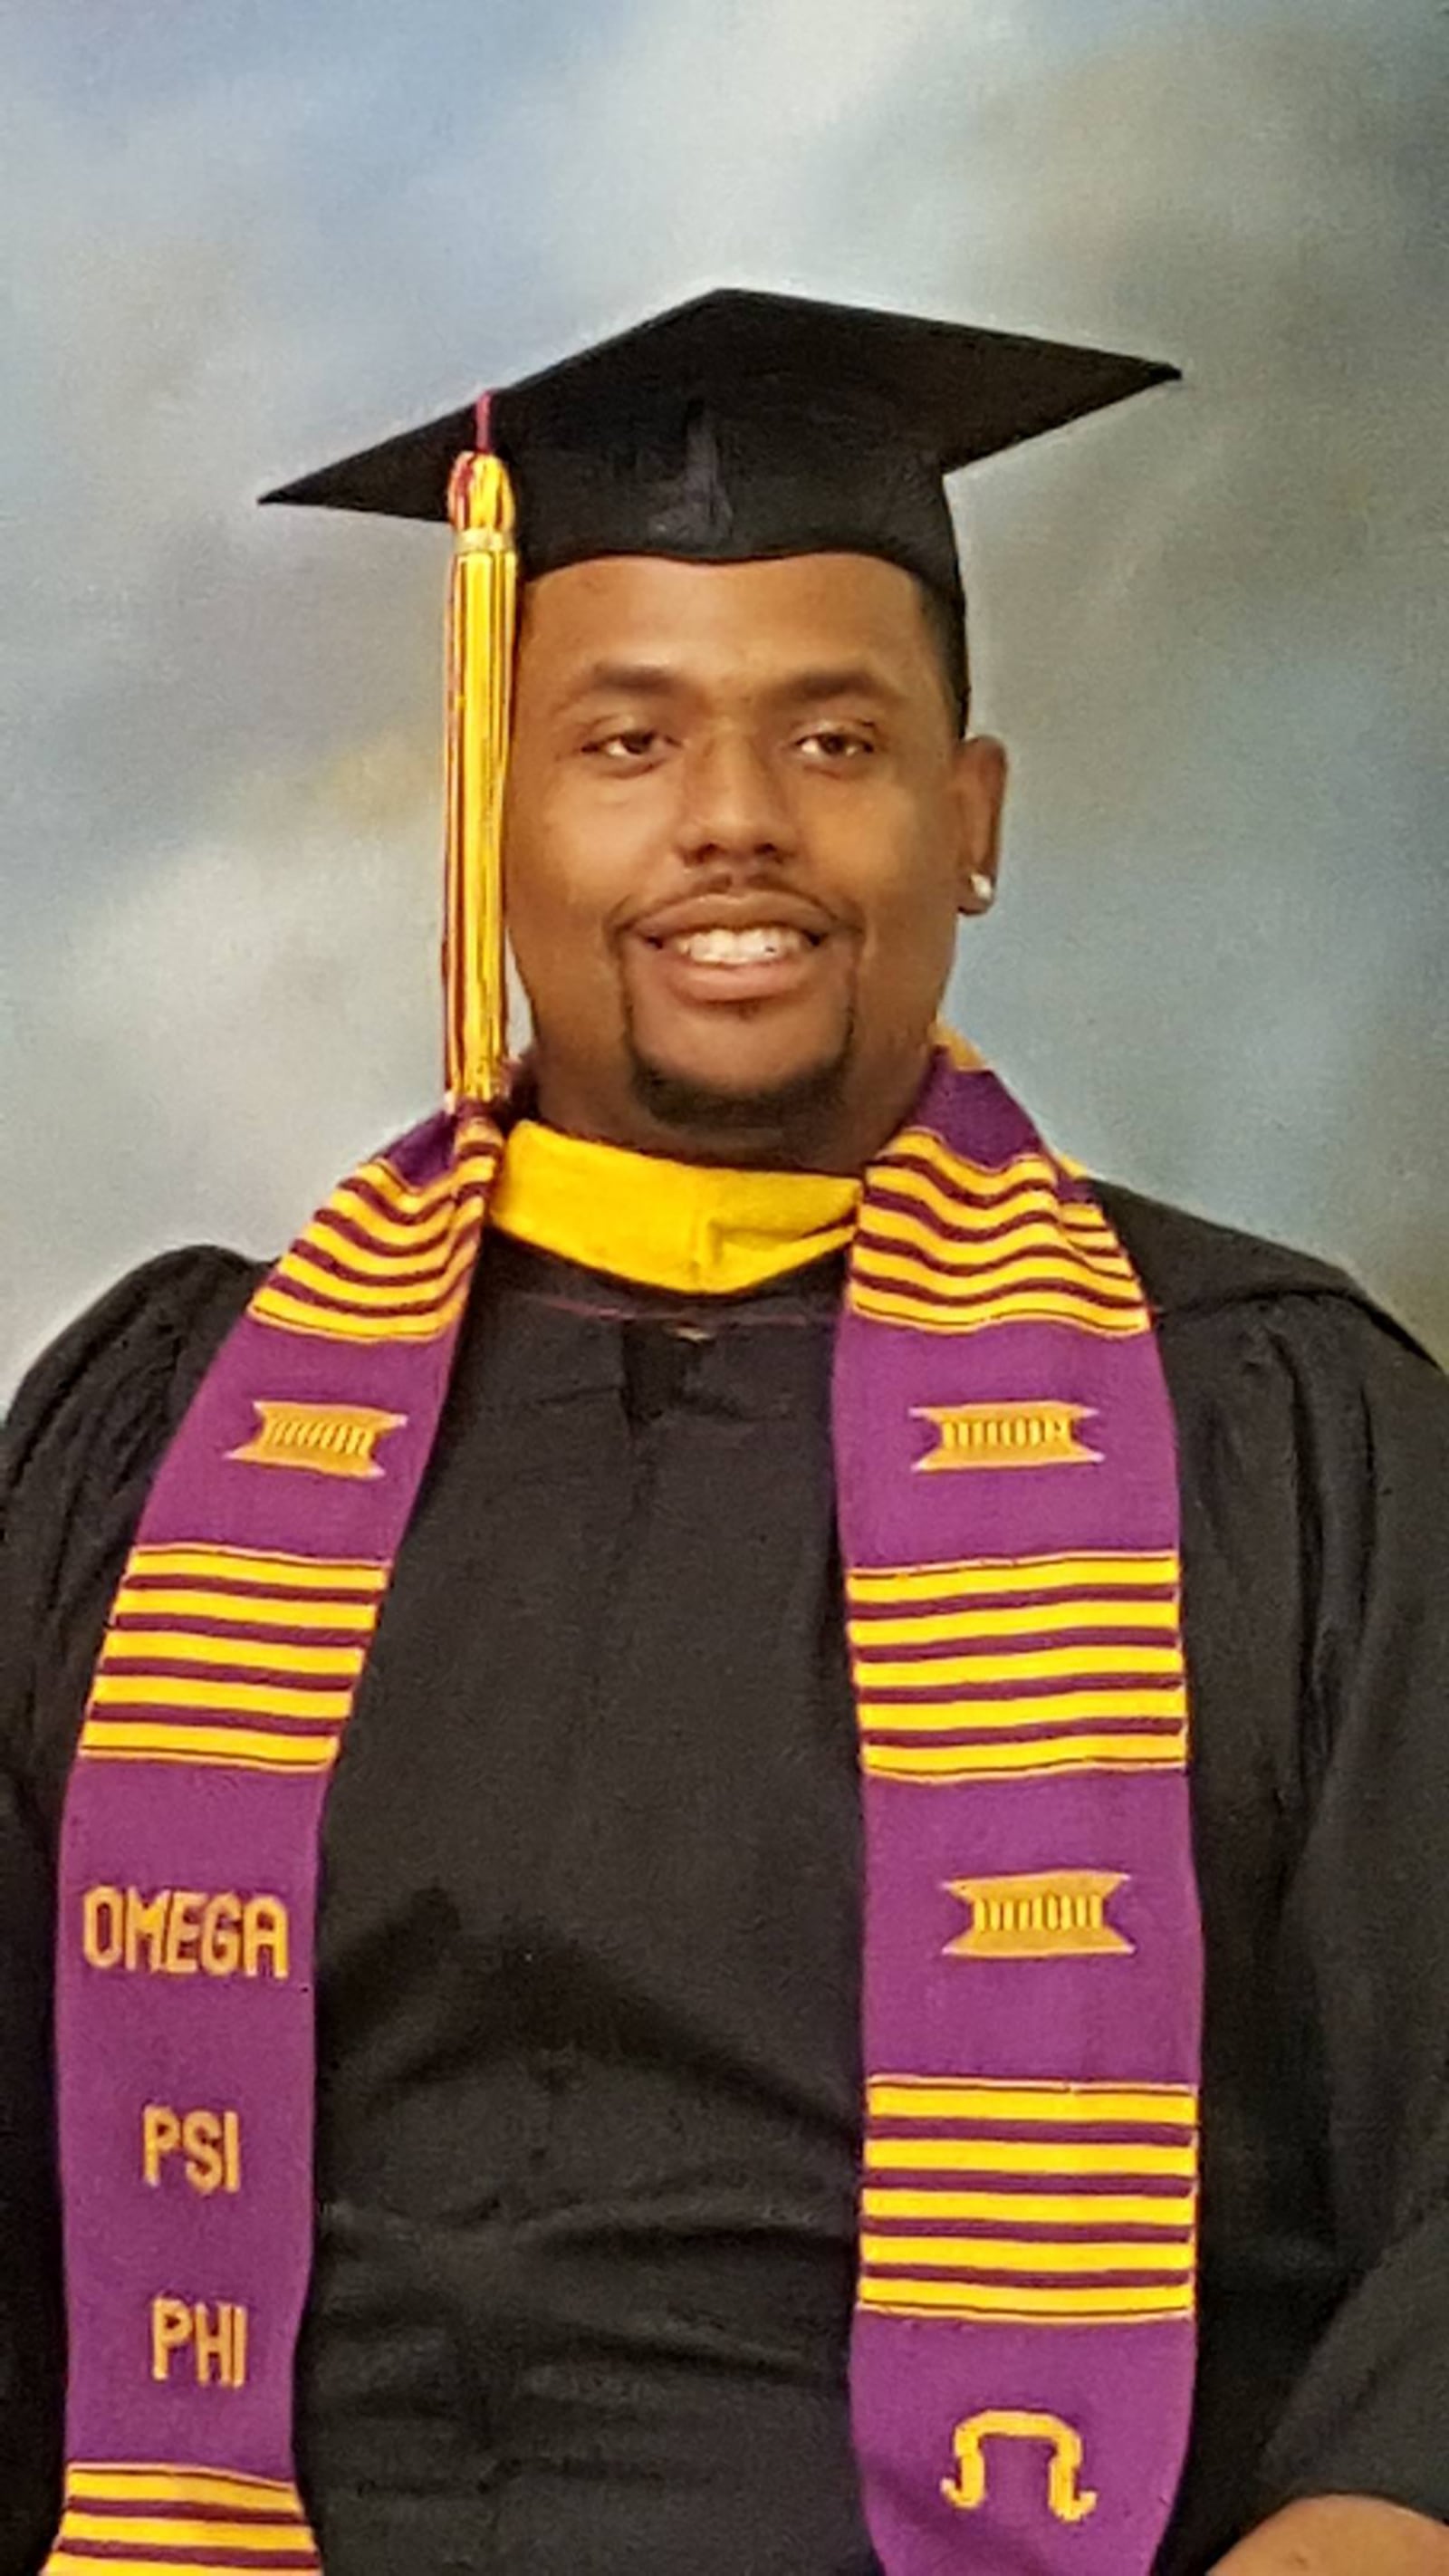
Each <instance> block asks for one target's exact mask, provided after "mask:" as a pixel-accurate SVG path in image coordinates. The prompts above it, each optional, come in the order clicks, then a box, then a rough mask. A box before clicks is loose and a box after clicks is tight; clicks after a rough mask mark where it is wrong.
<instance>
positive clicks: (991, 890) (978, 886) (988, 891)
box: [971, 868, 996, 906]
mask: <svg viewBox="0 0 1449 2576" xmlns="http://www.w3.org/2000/svg"><path fill="white" fill-rule="evenodd" d="M971 891H972V893H973V894H974V895H975V897H976V900H977V902H978V903H979V904H982V905H983V906H984V905H986V904H988V903H990V901H991V900H992V897H993V896H994V894H995V892H996V888H995V886H994V885H993V884H992V882H991V879H990V877H989V876H987V875H986V874H985V873H984V871H983V870H982V869H980V868H976V869H973V871H972V875H971Z"/></svg>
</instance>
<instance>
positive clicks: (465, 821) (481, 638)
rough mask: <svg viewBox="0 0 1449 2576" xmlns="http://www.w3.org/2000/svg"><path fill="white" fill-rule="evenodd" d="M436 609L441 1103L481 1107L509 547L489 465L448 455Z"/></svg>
mask: <svg viewBox="0 0 1449 2576" xmlns="http://www.w3.org/2000/svg"><path fill="white" fill-rule="evenodd" d="M448 516H449V518H450V519H451V520H452V523H453V528H454V532H455V542H454V552H453V571H452V585H451V590H450V595H449V601H448V742H447V762H448V766H447V858H448V879H447V899H446V912H445V921H444V931H443V988H444V997H445V1011H446V1049H447V1064H446V1073H447V1086H448V1104H449V1107H450V1108H456V1107H457V1106H458V1105H459V1104H460V1103H461V1102H463V1101H479V1102H487V1101H490V1100H492V1099H494V1098H495V1097H496V1096H497V1094H498V1092H499V1090H500V1088H501V1085H502V1080H503V1070H504V1065H505V1063H506V1060H507V1054H508V990H507V983H506V979H505V971H504V935H503V787H504V778H505V774H506V771H507V764H508V738H509V730H510V725H511V720H512V703H513V650H514V636H515V630H516V623H517V615H518V547H517V543H516V541H515V536H514V528H515V522H516V513H515V509H514V500H513V486H512V483H511V481H510V479H509V474H508V468H507V466H506V465H505V464H504V463H503V460H502V458H501V457H498V456H493V455H483V454H478V455H472V454H470V455H467V456H460V457H459V459H458V462H457V464H456V465H455V467H454V468H453V476H452V481H451V483H450V484H449V487H448Z"/></svg>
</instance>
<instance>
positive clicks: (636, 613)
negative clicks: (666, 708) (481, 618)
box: [522, 553, 928, 680]
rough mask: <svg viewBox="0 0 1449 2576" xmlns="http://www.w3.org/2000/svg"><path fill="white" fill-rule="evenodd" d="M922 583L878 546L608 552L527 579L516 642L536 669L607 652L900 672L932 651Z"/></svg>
mask: <svg viewBox="0 0 1449 2576" xmlns="http://www.w3.org/2000/svg"><path fill="white" fill-rule="evenodd" d="M927 650H928V648H927V643H926V632H925V620H924V616H923V610H922V600H921V593H920V590H919V587H918V585H917V583H916V582H915V580H914V579H913V578H912V576H911V575H910V574H909V573H907V572H905V571H903V570H902V569H901V567H900V566H899V565H898V564H892V563H886V562H885V561H884V560H883V559H882V558H880V557H878V556H875V555H864V554H847V553H838V554H805V555H781V556H777V557H771V558H769V559H767V560H764V561H755V562H750V563H726V564H701V563H686V562H681V561H677V560H675V559H673V558H671V557H668V556H661V555H605V556H595V557H591V558H590V559H588V560H587V561H585V562H583V563H576V564H569V565H567V566H566V567H564V568H563V569H562V570H560V571H558V572H551V573H545V574H543V575H541V576H540V577H539V578H538V579H536V580H534V581H532V582H530V583H529V584H528V586H527V589H526V591H525V594H524V616H523V633H522V651H523V659H524V662H525V664H526V665H527V666H528V667H529V669H530V672H531V674H532V675H534V676H537V677H539V678H543V677H546V676H547V675H548V674H549V673H556V674H557V675H558V676H559V677H560V678H563V677H565V676H567V675H570V674H571V673H572V672H573V670H574V669H575V668H576V667H578V666H579V665H581V664H585V663H588V662H591V661H594V660H596V659H601V658H607V659H608V660H610V661H618V660H621V659H624V658H626V657H627V659H628V660H629V661H631V662H638V663H640V664H644V663H648V664H650V665H654V666H657V667H659V668H661V669H663V670H677V671H678V673H679V675H680V677H681V678H696V677H697V678H699V679H701V680H705V679H708V678H709V677H711V676H714V675H719V676H724V675H726V674H733V673H736V672H738V673H740V674H742V675H749V674H751V673H758V674H759V675H760V676H761V677H765V676H771V677H773V676H777V675H778V674H779V673H780V672H781V671H782V670H784V669H786V668H787V667H788V666H789V665H790V664H791V663H792V662H797V661H803V662H806V663H810V664H815V663H822V664H823V663H825V662H827V661H831V660H840V659H842V658H844V657H847V656H848V657H849V658H850V659H851V660H858V659H859V658H860V657H861V656H863V655H864V656H868V657H870V658H872V659H876V660H879V661H880V662H881V664H882V665H883V666H884V667H885V668H886V669H888V670H889V671H891V672H897V671H899V672H901V673H902V675H903V676H904V675H905V674H906V672H907V671H908V669H909V666H911V665H912V664H913V663H917V662H919V660H920V658H921V657H922V656H923V654H925V653H926V652H927Z"/></svg>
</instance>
